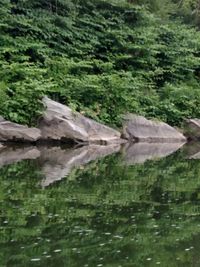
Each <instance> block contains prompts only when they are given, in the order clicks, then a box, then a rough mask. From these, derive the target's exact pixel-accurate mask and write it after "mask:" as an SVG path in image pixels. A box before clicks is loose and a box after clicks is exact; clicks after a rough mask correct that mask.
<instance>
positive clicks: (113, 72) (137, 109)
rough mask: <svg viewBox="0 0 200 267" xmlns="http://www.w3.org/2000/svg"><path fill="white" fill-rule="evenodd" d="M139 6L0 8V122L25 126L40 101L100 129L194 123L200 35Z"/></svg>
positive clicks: (8, 4) (62, 1)
mask: <svg viewBox="0 0 200 267" xmlns="http://www.w3.org/2000/svg"><path fill="white" fill-rule="evenodd" d="M141 2H142V1H141ZM147 2H148V1H147ZM143 3H144V4H145V5H135V4H131V3H127V2H126V1H103V0H98V1H97V0H95V1H94V0H84V1H82V0H76V1H66V0H58V1H53V0H45V1H41V0H40V1H39V0H38V1H30V0H26V1H24V0H23V1H22V0H16V1H8V0H3V1H1V3H0V15H1V16H0V17H1V22H0V31H1V35H0V112H1V115H3V116H4V117H6V118H8V119H10V120H12V121H16V122H19V123H24V124H29V125H33V124H35V123H36V121H37V117H38V116H39V115H40V113H41V111H42V105H41V98H42V96H43V95H45V94H46V95H49V96H50V97H52V98H53V99H55V100H58V101H60V102H62V103H64V104H68V105H69V106H71V107H72V108H73V109H76V110H78V111H81V112H82V113H83V114H86V115H87V116H90V117H92V118H94V119H96V120H100V121H103V122H105V123H108V124H115V125H120V121H121V114H124V113H126V112H134V113H138V114H141V115H145V116H147V117H156V118H158V119H162V120H165V121H167V122H169V123H172V124H180V123H181V121H182V120H183V118H185V117H197V116H199V113H200V108H199V107H198V106H199V105H198V104H199V92H198V91H199V90H198V88H199V76H200V74H199V73H200V68H199V66H200V33H199V32H198V31H197V30H196V29H194V28H191V27H190V26H186V25H185V24H183V23H181V22H180V21H178V20H174V18H170V17H169V16H168V17H167V16H166V17H165V19H162V18H161V16H160V15H161V13H160V14H157V13H155V12H154V11H155V10H154V9H153V7H152V8H150V5H149V4H150V2H148V3H145V1H143ZM138 4H141V3H140V1H138ZM152 12H154V13H152ZM170 14H171V13H170V12H169V13H168V15H170Z"/></svg>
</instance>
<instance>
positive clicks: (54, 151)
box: [0, 143, 183, 187]
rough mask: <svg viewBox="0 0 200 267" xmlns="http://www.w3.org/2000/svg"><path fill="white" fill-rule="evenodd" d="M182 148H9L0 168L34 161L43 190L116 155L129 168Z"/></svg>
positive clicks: (0, 152) (2, 152)
mask: <svg viewBox="0 0 200 267" xmlns="http://www.w3.org/2000/svg"><path fill="white" fill-rule="evenodd" d="M182 146H183V143H169V144H168V143H133V144H125V145H122V146H120V145H119V144H113V145H108V146H100V145H88V146H83V147H78V148H77V147H75V148H62V147H60V146H38V147H34V146H24V147H23V146H15V147H13V146H8V147H4V148H3V149H1V150H0V167H3V166H4V165H9V164H12V163H16V162H19V161H21V160H25V159H37V161H38V163H39V165H40V167H41V171H42V173H43V174H44V179H43V180H42V183H41V185H42V186H43V187H45V186H48V185H50V184H51V183H53V182H55V181H58V180H61V179H62V178H64V177H66V176H67V175H69V174H70V172H71V171H72V170H73V169H74V168H79V167H81V166H83V165H85V164H87V163H89V162H90V161H94V160H96V159H100V158H103V157H105V156H107V155H110V154H114V153H117V152H119V151H121V152H122V154H123V163H125V164H126V165H132V164H135V163H144V162H145V161H146V160H153V159H158V158H162V157H166V156H168V155H170V154H172V153H174V152H175V151H177V150H178V149H180V147H182Z"/></svg>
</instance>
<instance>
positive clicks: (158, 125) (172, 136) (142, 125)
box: [122, 114, 186, 143]
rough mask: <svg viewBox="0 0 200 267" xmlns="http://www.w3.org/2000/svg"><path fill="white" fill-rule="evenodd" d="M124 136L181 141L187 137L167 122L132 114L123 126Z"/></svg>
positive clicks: (131, 138) (149, 140) (142, 139)
mask: <svg viewBox="0 0 200 267" xmlns="http://www.w3.org/2000/svg"><path fill="white" fill-rule="evenodd" d="M122 136H123V138H125V139H128V140H131V141H132V140H135V141H139V142H168V143H169V142H179V141H181V142H182V141H185V140H186V137H185V136H184V135H183V134H182V133H180V132H178V131H177V130H176V129H175V128H173V127H171V126H169V125H168V124H167V123H164V122H158V121H152V120H147V119H146V118H144V117H142V116H137V115H133V114H130V115H128V116H127V117H126V122H125V124H124V126H123V134H122Z"/></svg>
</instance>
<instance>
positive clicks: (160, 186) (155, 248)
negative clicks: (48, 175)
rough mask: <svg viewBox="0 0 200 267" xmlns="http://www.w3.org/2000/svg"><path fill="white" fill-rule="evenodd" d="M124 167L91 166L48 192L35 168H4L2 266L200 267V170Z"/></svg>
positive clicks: (162, 164)
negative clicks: (42, 187)
mask: <svg viewBox="0 0 200 267" xmlns="http://www.w3.org/2000/svg"><path fill="white" fill-rule="evenodd" d="M121 162H122V161H121V158H120V157H119V156H118V157H117V156H113V157H107V158H105V159H103V160H100V161H98V162H93V163H91V164H89V165H88V166H85V167H84V168H81V169H78V170H76V171H73V173H72V174H71V175H70V176H69V177H67V178H66V179H63V180H62V181H60V182H58V183H56V184H54V185H51V186H49V187H48V188H46V189H41V188H40V186H39V182H40V180H39V179H41V178H42V175H41V174H40V172H39V166H38V165H37V164H36V162H34V161H24V162H20V163H18V164H14V165H11V166H8V167H4V168H2V169H1V172H0V210H1V214H0V222H1V227H0V234H1V235H0V246H1V252H0V262H1V264H2V266H32V265H31V261H30V260H31V259H34V258H36V259H37V258H40V259H41V261H40V262H39V263H40V265H37V262H35V263H33V264H34V265H33V266H41V265H42V266H47V265H48V266H50V267H51V266H52V267H53V266H56V265H57V266H68V265H69V266H84V264H88V266H98V264H104V266H119V264H121V266H155V264H156V262H161V264H162V265H161V266H164V267H165V266H198V264H199V262H198V259H197V260H196V262H197V265H190V264H191V261H192V257H194V255H196V252H197V251H198V250H199V244H198V238H196V237H195V236H198V234H199V233H200V222H199V221H198V219H199V215H200V208H199V205H198V204H199V197H200V194H199V188H200V162H198V161H194V160H191V161H187V160H185V159H184V157H183V154H181V153H179V154H178V153H177V154H175V155H172V156H170V157H168V158H166V159H162V160H159V161H147V162H146V163H145V164H141V165H135V166H131V167H128V166H124V165H122V164H121ZM191 246H194V249H193V248H191ZM187 248H189V251H187V250H186V251H185V249H187ZM59 250H61V251H59ZM56 251H57V252H56ZM48 255H51V258H48ZM148 258H151V259H152V260H149V261H147V259H148ZM133 264H134V265H133ZM100 266H101V265H100Z"/></svg>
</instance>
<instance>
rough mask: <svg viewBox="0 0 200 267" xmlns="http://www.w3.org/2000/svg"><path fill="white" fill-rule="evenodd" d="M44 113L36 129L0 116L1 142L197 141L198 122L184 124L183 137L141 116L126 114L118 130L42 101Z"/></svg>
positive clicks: (110, 142) (162, 124) (48, 100)
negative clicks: (120, 128)
mask: <svg viewBox="0 0 200 267" xmlns="http://www.w3.org/2000/svg"><path fill="white" fill-rule="evenodd" d="M43 105H44V106H45V111H44V113H43V115H42V116H41V118H40V120H39V124H38V127H37V128H28V127H27V126H24V125H20V124H17V123H13V122H10V121H7V120H4V118H3V117H0V143H1V146H2V144H3V143H7V142H14V143H16V142H17V143H19V142H23V143H42V142H60V143H70V142H71V143H75V144H82V145H86V144H98V145H109V144H121V143H127V142H153V143H160V142H166V143H171V142H172V143H173V142H175V143H176V142H186V141H187V139H188V138H189V139H198V138H199V136H200V134H199V132H200V120H198V119H190V120H187V121H186V127H185V129H184V131H185V133H186V135H185V136H184V135H183V134H182V133H181V132H180V131H178V130H177V129H175V128H173V127H171V126H170V125H168V124H167V123H164V122H160V121H153V120H148V119H146V118H144V117H142V116H137V115H134V114H129V115H127V116H126V117H125V123H124V125H123V129H122V131H121V132H120V131H117V130H115V129H112V128H110V127H108V126H106V125H103V124H101V123H99V122H96V121H94V120H92V119H89V118H87V117H85V116H83V115H82V114H80V113H78V112H74V111H72V110H71V109H70V108H69V107H67V106H65V105H62V104H60V103H58V102H56V101H53V100H51V99H49V98H48V97H46V96H45V97H44V98H43Z"/></svg>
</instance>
